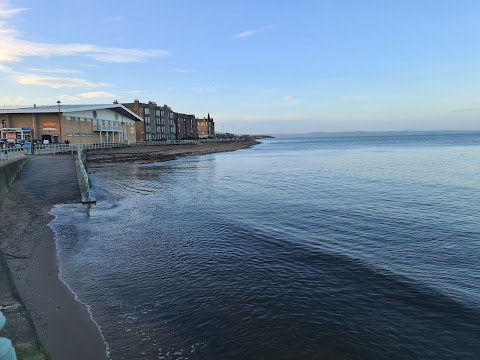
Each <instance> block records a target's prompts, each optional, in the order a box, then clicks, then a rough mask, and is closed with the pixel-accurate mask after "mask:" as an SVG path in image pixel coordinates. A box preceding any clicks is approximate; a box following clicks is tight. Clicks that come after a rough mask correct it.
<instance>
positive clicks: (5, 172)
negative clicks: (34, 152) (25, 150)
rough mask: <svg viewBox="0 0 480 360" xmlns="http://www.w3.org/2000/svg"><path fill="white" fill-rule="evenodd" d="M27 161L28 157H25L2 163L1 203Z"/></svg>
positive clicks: (0, 172) (0, 180)
mask: <svg viewBox="0 0 480 360" xmlns="http://www.w3.org/2000/svg"><path fill="white" fill-rule="evenodd" d="M27 161H28V159H27V158H23V159H18V160H15V161H12V162H9V163H5V164H2V165H0V203H2V201H3V198H4V197H5V195H6V194H7V192H8V189H9V188H10V186H11V185H12V184H13V182H14V181H15V178H16V177H17V175H18V174H19V173H20V170H22V169H23V167H24V166H25V164H26V163H27Z"/></svg>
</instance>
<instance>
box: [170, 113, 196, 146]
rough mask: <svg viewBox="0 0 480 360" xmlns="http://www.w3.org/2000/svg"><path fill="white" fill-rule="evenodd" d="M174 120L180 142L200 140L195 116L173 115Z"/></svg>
mask: <svg viewBox="0 0 480 360" xmlns="http://www.w3.org/2000/svg"><path fill="white" fill-rule="evenodd" d="M173 119H174V122H175V128H176V130H177V139H178V140H182V139H197V138H198V124H197V119H196V118H195V115H186V114H180V113H173Z"/></svg>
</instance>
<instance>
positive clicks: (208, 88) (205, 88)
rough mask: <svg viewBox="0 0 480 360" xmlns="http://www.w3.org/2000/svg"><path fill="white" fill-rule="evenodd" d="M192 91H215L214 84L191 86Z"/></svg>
mask: <svg viewBox="0 0 480 360" xmlns="http://www.w3.org/2000/svg"><path fill="white" fill-rule="evenodd" d="M193 91H195V92H199V93H212V92H215V91H216V89H215V86H198V87H195V88H193Z"/></svg>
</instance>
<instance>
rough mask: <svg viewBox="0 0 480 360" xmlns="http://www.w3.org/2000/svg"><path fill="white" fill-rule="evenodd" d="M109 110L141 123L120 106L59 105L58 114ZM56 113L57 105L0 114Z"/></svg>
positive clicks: (1, 112) (13, 109)
mask: <svg viewBox="0 0 480 360" xmlns="http://www.w3.org/2000/svg"><path fill="white" fill-rule="evenodd" d="M102 109H110V110H113V111H115V112H117V113H119V114H122V115H124V116H128V117H129V118H131V119H133V120H135V121H143V119H142V118H141V117H140V116H138V115H136V114H135V113H133V112H132V111H130V110H129V109H127V108H126V107H125V106H123V105H122V104H92V105H85V104H82V105H60V113H70V112H77V111H89V110H102ZM52 113H55V114H56V113H58V105H48V106H36V107H35V106H33V107H20V108H10V109H1V108H0V114H52Z"/></svg>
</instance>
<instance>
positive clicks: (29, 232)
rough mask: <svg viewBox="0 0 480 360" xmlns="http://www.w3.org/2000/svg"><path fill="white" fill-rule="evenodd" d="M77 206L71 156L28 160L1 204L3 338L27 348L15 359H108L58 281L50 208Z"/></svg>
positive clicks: (84, 316)
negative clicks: (5, 322) (43, 352)
mask: <svg viewBox="0 0 480 360" xmlns="http://www.w3.org/2000/svg"><path fill="white" fill-rule="evenodd" d="M80 202H81V197H80V191H79V187H78V182H77V176H76V168H75V163H74V157H73V156H71V155H57V156H48V155H45V156H32V157H30V159H29V161H28V163H27V164H26V165H25V167H24V169H23V170H22V171H21V172H20V174H19V175H18V177H17V179H16V181H15V182H14V183H13V185H12V186H11V188H10V190H9V192H8V193H7V195H6V196H5V198H4V199H3V202H2V204H1V207H0V228H1V229H2V237H1V240H0V249H1V250H2V252H3V258H4V260H5V262H6V263H7V264H8V268H5V266H3V265H5V264H3V265H0V294H1V295H0V305H2V306H4V307H6V308H5V309H4V310H3V312H4V314H5V315H6V316H7V321H8V322H7V326H6V329H5V332H3V333H2V335H3V336H7V337H9V338H11V339H12V341H13V343H14V346H15V348H16V349H17V352H19V353H20V352H21V351H22V350H21V349H26V350H27V349H28V351H25V355H26V356H22V357H20V356H19V358H20V359H22V358H24V359H45V358H50V359H52V360H57V359H58V360H64V359H70V360H80V359H99V360H102V359H107V356H106V346H105V344H104V343H103V340H102V338H101V336H100V333H99V331H98V329H97V327H96V325H95V324H94V323H93V322H92V321H91V319H90V314H89V313H88V311H87V309H86V308H85V306H84V305H82V304H80V303H78V302H77V301H76V300H75V298H74V296H73V294H71V292H70V291H69V289H68V288H67V287H66V286H65V285H64V284H63V283H62V282H61V281H60V280H59V278H58V261H57V254H56V248H55V242H54V234H53V231H52V230H51V228H50V227H49V226H48V223H49V222H50V221H51V220H52V219H53V217H52V216H51V215H50V214H48V212H49V211H50V210H51V209H52V207H53V206H54V205H56V204H62V203H80ZM8 271H9V272H10V273H11V279H13V284H12V283H11V282H9V277H8V276H6V275H7V273H8ZM35 332H36V334H38V338H39V339H40V342H41V344H42V346H43V348H44V349H45V351H46V353H47V354H48V355H47V356H45V355H43V354H42V351H41V348H40V347H39V346H38V343H37V342H36V334H35ZM27 352H28V353H29V355H28V354H27Z"/></svg>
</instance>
